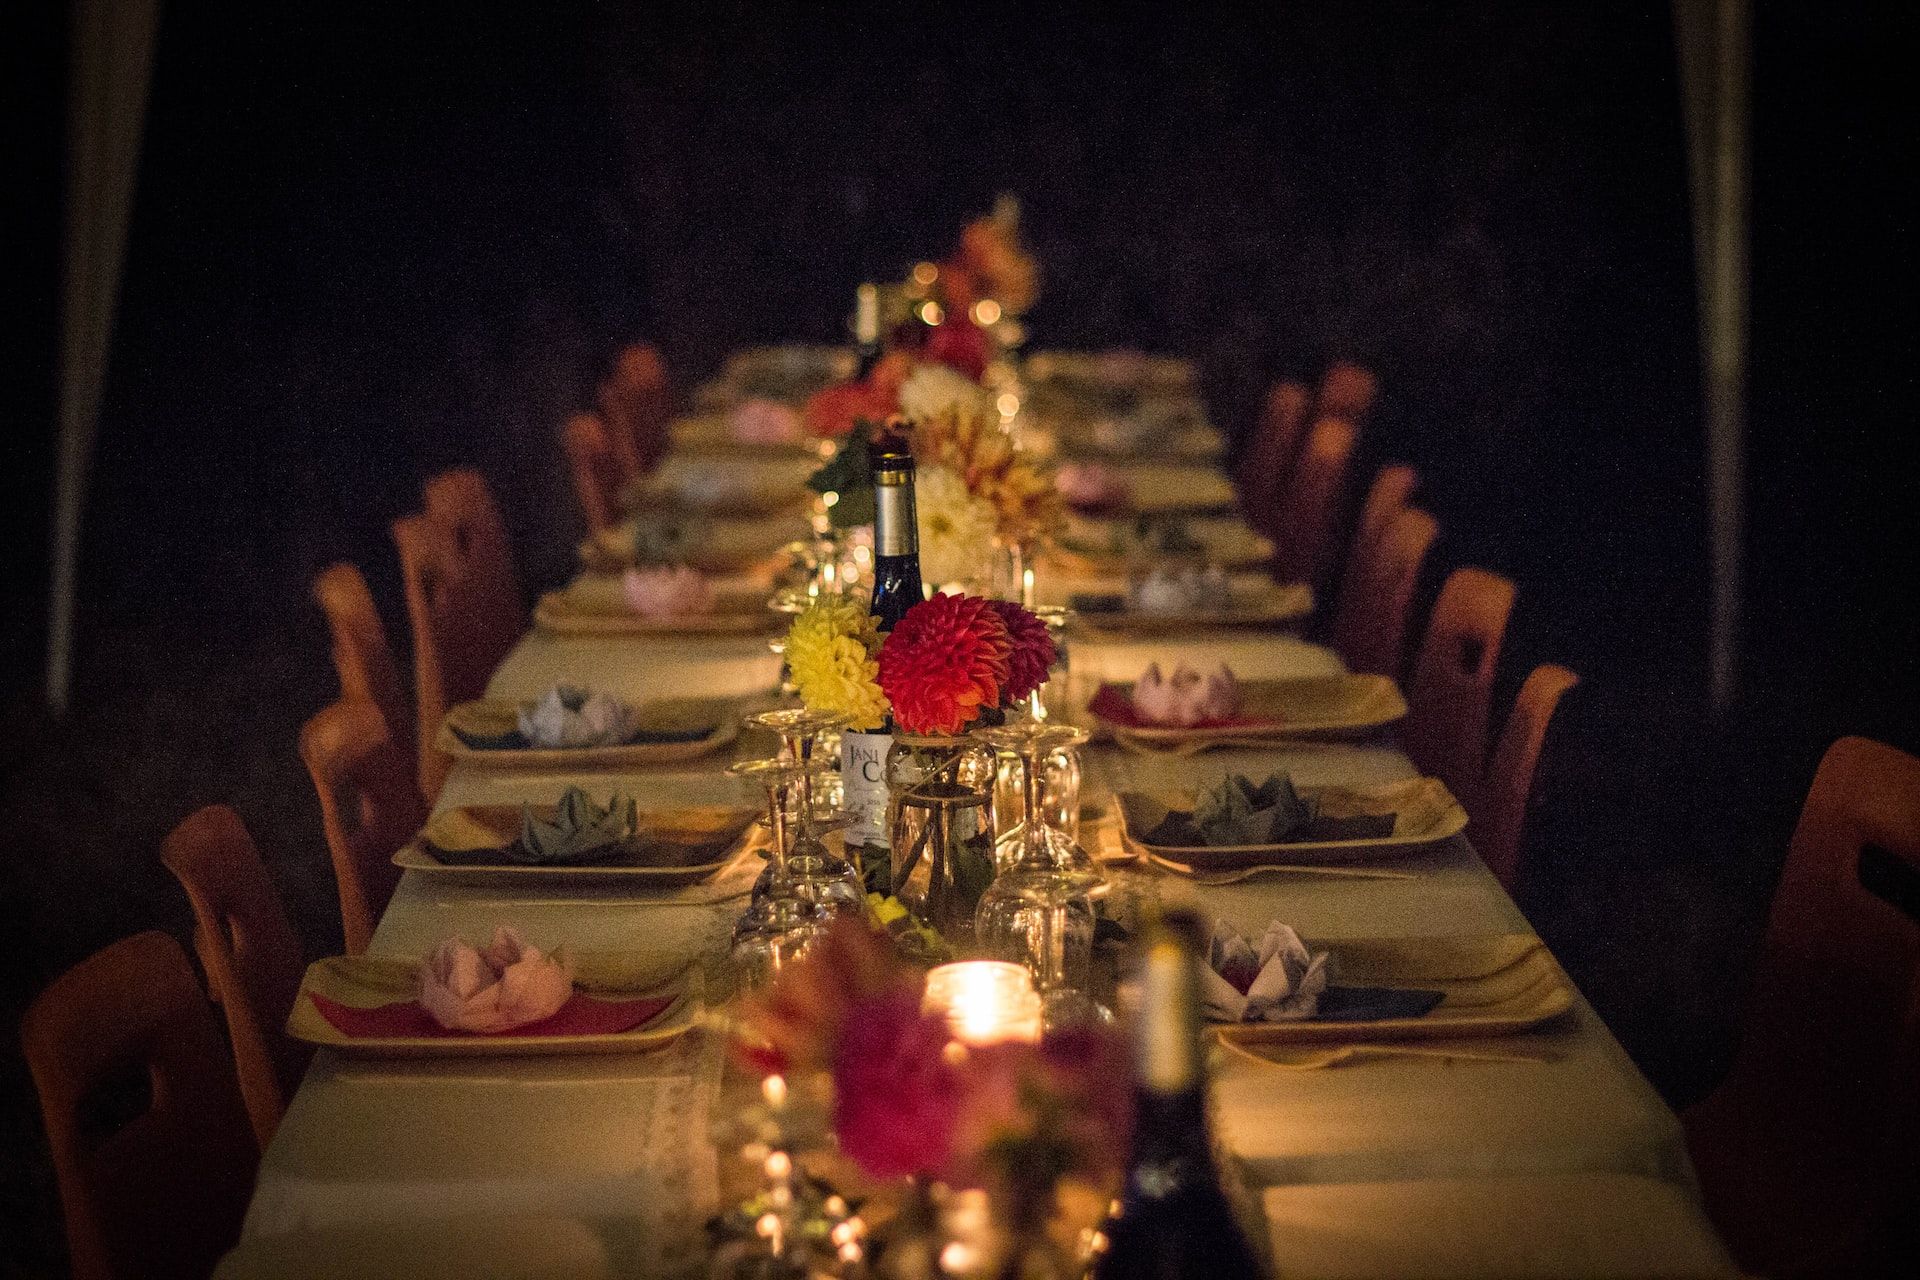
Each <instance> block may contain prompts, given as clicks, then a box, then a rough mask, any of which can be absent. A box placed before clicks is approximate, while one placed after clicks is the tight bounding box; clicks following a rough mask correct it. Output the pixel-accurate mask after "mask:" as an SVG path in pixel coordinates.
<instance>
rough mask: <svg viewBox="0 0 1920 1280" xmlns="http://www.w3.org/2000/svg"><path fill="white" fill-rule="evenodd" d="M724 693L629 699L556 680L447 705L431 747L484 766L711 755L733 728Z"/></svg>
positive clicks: (637, 762) (644, 761)
mask: <svg viewBox="0 0 1920 1280" xmlns="http://www.w3.org/2000/svg"><path fill="white" fill-rule="evenodd" d="M737 708H738V703H737V701H735V700H733V699H727V698H699V697H686V698H651V699H647V700H645V701H643V702H639V703H630V702H628V701H626V700H624V699H622V698H619V697H617V696H615V695H613V694H611V693H607V692H605V691H604V690H595V689H590V688H588V687H585V686H582V685H571V684H559V685H554V686H552V687H551V688H549V689H548V690H547V691H546V692H545V693H543V694H541V695H540V696H539V697H537V698H534V699H532V700H529V701H515V700H510V699H500V698H483V699H479V700H477V701H474V702H463V703H460V704H459V705H457V706H454V707H452V708H450V709H449V710H448V712H447V716H446V719H445V720H444V721H443V722H442V723H441V726H440V731H439V733H438V735H437V736H436V737H435V739H434V746H435V747H436V748H437V749H438V750H440V751H442V752H444V753H446V754H447V755H448V756H450V757H452V758H453V759H454V760H455V761H459V762H466V763H471V764H473V765H475V766H478V767H481V768H488V769H608V770H620V769H631V768H639V767H645V766H650V765H662V764H675V763H681V762H684V761H689V760H697V759H699V758H700V757H702V756H706V755H711V754H712V753H714V752H716V751H719V750H720V749H721V748H723V747H725V746H726V745H727V744H728V743H730V742H732V741H733V740H734V738H735V737H736V736H737V735H738V733H739V730H740V724H739V718H738V711H737Z"/></svg>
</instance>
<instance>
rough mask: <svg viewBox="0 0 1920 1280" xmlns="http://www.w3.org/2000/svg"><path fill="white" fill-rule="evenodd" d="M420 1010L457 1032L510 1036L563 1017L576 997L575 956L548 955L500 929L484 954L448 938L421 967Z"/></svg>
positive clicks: (522, 939) (511, 932)
mask: <svg viewBox="0 0 1920 1280" xmlns="http://www.w3.org/2000/svg"><path fill="white" fill-rule="evenodd" d="M419 990H420V1007H421V1008H423V1009H425V1010H426V1011H427V1012H428V1013H429V1014H430V1015H432V1017H433V1020H434V1021H435V1022H438V1023H439V1024H440V1025H441V1026H443V1027H446V1028H448V1029H450V1030H455V1031H507V1030H510V1029H512V1028H514V1027H521V1026H525V1025H526V1024H527V1023H529V1022H539V1021H540V1020H541V1019H542V1018H551V1017H552V1016H553V1015H554V1014H556V1013H558V1012H560V1006H562V1005H564V1004H565V1003H566V1002H567V1000H568V999H569V998H570V997H571V996H572V995H573V957H572V956H571V955H570V954H569V953H568V952H567V949H566V948H565V947H561V948H560V949H559V950H558V951H556V952H555V953H554V954H553V955H551V956H549V955H547V954H545V953H544V952H542V951H541V950H540V948H538V947H535V946H529V945H528V944H527V942H526V940H525V939H524V938H522V937H521V936H520V935H519V934H518V933H516V932H514V931H513V930H512V929H509V928H507V927H506V926H505V925H501V926H499V927H498V928H496V929H495V930H494V931H493V942H492V944H491V945H489V946H488V947H487V949H486V950H485V951H479V950H476V949H475V948H473V947H470V946H468V945H467V944H466V943H464V942H462V941H461V940H460V939H458V938H448V939H447V940H446V941H445V942H443V943H441V944H440V945H439V946H438V947H436V948H435V949H434V952H433V954H432V955H431V956H428V957H427V960H426V963H425V964H422V965H421V966H420V977H419Z"/></svg>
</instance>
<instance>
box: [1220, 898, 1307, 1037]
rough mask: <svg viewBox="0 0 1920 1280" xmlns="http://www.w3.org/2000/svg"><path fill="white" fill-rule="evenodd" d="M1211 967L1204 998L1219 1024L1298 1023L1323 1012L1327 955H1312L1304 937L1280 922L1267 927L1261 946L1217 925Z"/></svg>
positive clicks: (1226, 927) (1227, 927)
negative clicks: (1322, 1002) (1302, 938)
mask: <svg viewBox="0 0 1920 1280" xmlns="http://www.w3.org/2000/svg"><path fill="white" fill-rule="evenodd" d="M1207 962H1208V964H1207V971H1206V973H1205V974H1203V975H1202V976H1201V979H1200V982H1201V993H1200V994H1201V999H1202V1000H1203V1001H1204V1002H1205V1004H1206V1011H1207V1017H1208V1018H1210V1019H1212V1020H1213V1021H1215V1022H1296V1021H1299V1020H1300V1019H1302V1018H1311V1017H1312V1016H1313V1015H1314V1014H1316V1013H1318V1012H1319V1011H1320V997H1321V995H1322V994H1323V993H1324V992H1325V991H1326V989H1327V976H1328V975H1327V953H1326V952H1324V951H1313V952H1309V951H1308V950H1307V944H1306V943H1304V942H1302V941H1301V940H1300V935H1299V934H1298V933H1296V932H1294V930H1293V929H1292V928H1291V927H1290V926H1288V925H1284V924H1281V923H1280V922H1279V921H1278V920H1275V921H1274V922H1273V923H1272V924H1270V925H1268V926H1267V931H1266V933H1265V934H1264V935H1262V936H1261V938H1260V945H1259V946H1258V947H1255V946H1254V945H1253V944H1252V943H1251V942H1249V941H1248V940H1247V939H1246V938H1244V937H1242V936H1241V935H1240V934H1238V933H1237V932H1235V931H1234V930H1233V929H1232V928H1230V927H1229V926H1227V925H1224V924H1221V923H1220V922H1219V921H1215V922H1214V926H1213V939H1212V941H1211V942H1210V943H1209V944H1208V946H1207ZM1242 985H1244V986H1245V987H1246V993H1245V994H1244V995H1243V994H1241V990H1240V988H1241V987H1242Z"/></svg>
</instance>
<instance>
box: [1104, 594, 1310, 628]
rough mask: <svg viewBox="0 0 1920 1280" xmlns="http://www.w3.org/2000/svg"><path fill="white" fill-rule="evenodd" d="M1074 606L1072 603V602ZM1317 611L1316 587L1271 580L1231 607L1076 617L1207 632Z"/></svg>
mask: <svg viewBox="0 0 1920 1280" xmlns="http://www.w3.org/2000/svg"><path fill="white" fill-rule="evenodd" d="M1068 607H1069V608H1071V607H1072V605H1071V602H1069V605H1068ZM1312 612H1313V588H1312V587H1310V586H1308V585H1307V584H1306V583H1304V582H1288V583H1278V582H1276V583H1269V584H1265V585H1263V586H1262V587H1261V589H1260V590H1259V591H1258V592H1257V593H1255V594H1253V595H1251V596H1249V597H1246V598H1243V599H1237V600H1235V601H1234V604H1233V607H1232V608H1230V609H1188V610H1183V611H1181V612H1178V613H1146V612H1142V611H1140V610H1138V609H1115V610H1113V611H1111V612H1108V611H1105V610H1099V609H1075V610H1074V613H1073V620H1074V622H1075V623H1077V624H1079V625H1081V626H1083V627H1085V628H1086V629H1087V630H1089V631H1101V632H1106V633H1108V634H1117V635H1134V636H1153V635H1167V634H1169V633H1172V632H1176V631H1205V630H1210V629H1212V628H1214V627H1280V626H1285V625H1286V624H1288V623H1291V622H1298V621H1300V620H1301V619H1302V618H1305V617H1306V616H1308V615H1309V614H1311V613H1312Z"/></svg>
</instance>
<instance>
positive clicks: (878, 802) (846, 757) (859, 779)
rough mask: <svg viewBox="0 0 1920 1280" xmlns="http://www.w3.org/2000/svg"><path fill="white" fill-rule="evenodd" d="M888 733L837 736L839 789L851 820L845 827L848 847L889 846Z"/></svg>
mask: <svg viewBox="0 0 1920 1280" xmlns="http://www.w3.org/2000/svg"><path fill="white" fill-rule="evenodd" d="M892 746H893V735H892V734H890V733H851V732H842V733H841V735H840V789H841V796H842V803H843V804H844V805H845V806H846V810H847V813H848V815H849V816H850V817H851V819H852V821H851V822H849V823H848V824H847V829H846V842H847V844H848V846H850V847H853V846H863V845H875V846H878V847H879V848H882V849H886V848H890V847H891V843H892V842H891V838H890V837H891V833H890V832H889V831H888V830H887V750H888V748H890V747H892Z"/></svg>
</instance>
